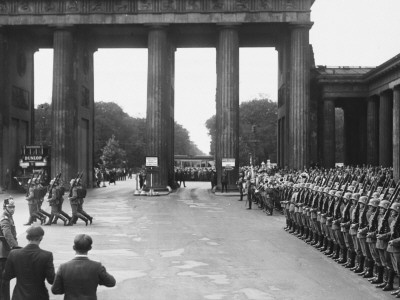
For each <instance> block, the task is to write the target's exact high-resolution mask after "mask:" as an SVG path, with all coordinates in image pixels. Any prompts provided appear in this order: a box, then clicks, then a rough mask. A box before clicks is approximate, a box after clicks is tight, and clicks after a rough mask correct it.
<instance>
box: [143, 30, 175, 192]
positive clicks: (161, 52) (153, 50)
mask: <svg viewBox="0 0 400 300" xmlns="http://www.w3.org/2000/svg"><path fill="white" fill-rule="evenodd" d="M168 53H169V44H168V33H167V29H166V27H164V26H152V27H151V28H150V29H149V34H148V77H147V120H146V134H147V144H146V156H157V157H158V163H159V170H158V172H157V173H154V174H153V180H152V181H153V188H154V189H156V190H157V189H165V188H166V187H167V184H168V161H169V151H168V149H169V142H170V141H169V137H170V135H169V131H170V126H169V125H170V101H169V98H170V95H171V93H170V90H169V89H170V86H168V82H169V80H168V79H167V78H168V76H170V70H169V69H170V68H169V67H170V64H169V63H168V57H169V55H168ZM149 177H150V176H149ZM148 180H149V179H148ZM149 183H150V181H149Z"/></svg>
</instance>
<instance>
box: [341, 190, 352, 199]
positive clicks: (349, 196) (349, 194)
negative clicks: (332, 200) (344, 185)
mask: <svg viewBox="0 0 400 300" xmlns="http://www.w3.org/2000/svg"><path fill="white" fill-rule="evenodd" d="M351 195H352V194H351V193H349V192H347V193H344V196H343V198H345V199H347V200H350V199H351Z"/></svg>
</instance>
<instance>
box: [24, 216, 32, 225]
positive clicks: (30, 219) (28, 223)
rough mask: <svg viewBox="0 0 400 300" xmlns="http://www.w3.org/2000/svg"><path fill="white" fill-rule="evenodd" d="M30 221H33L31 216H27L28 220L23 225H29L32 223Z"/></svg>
mask: <svg viewBox="0 0 400 300" xmlns="http://www.w3.org/2000/svg"><path fill="white" fill-rule="evenodd" d="M32 223H33V216H29V219H28V222H26V223H25V224H24V225H25V226H29V225H32Z"/></svg>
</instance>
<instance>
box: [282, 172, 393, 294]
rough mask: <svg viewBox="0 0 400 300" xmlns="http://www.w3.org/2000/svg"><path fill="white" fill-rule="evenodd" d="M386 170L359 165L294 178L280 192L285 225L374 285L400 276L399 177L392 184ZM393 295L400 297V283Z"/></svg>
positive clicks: (387, 285) (386, 284)
mask: <svg viewBox="0 0 400 300" xmlns="http://www.w3.org/2000/svg"><path fill="white" fill-rule="evenodd" d="M389 174H390V172H385V171H384V172H382V170H381V171H378V172H377V171H376V170H374V169H361V168H360V169H357V170H347V171H343V170H342V171H338V170H334V169H333V170H331V171H330V172H325V173H322V172H321V171H318V170H317V171H314V173H313V174H311V175H310V176H309V175H308V174H306V173H303V174H300V175H298V176H297V178H296V177H292V178H291V180H290V181H287V182H286V184H285V185H283V186H282V187H281V193H280V196H281V199H282V200H283V201H281V203H282V205H283V207H284V211H285V216H286V227H285V230H286V231H288V232H289V233H291V234H293V235H296V236H297V237H299V238H301V239H303V240H305V241H306V242H307V243H308V244H310V245H312V246H314V247H315V248H317V249H319V250H320V251H321V252H323V253H324V254H325V255H327V256H328V257H331V258H332V259H334V260H335V261H336V262H338V263H339V264H342V265H343V266H344V267H346V268H348V269H350V270H352V271H354V273H357V274H359V275H360V276H362V277H364V278H368V280H369V281H370V282H371V283H373V284H376V287H377V288H381V289H383V290H384V291H391V290H393V289H394V287H393V281H394V277H395V275H396V274H397V275H398V276H399V275H400V203H399V192H400V181H399V182H398V183H397V185H395V182H394V180H393V179H392V177H391V176H390V175H389ZM297 182H299V183H297ZM392 294H393V295H396V297H397V298H400V287H399V289H397V290H396V291H394V292H392Z"/></svg>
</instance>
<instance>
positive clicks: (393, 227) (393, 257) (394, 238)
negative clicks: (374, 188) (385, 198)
mask: <svg viewBox="0 0 400 300" xmlns="http://www.w3.org/2000/svg"><path fill="white" fill-rule="evenodd" d="M390 209H391V221H390V225H389V228H390V231H389V232H388V233H386V234H383V235H381V236H380V238H383V239H385V237H387V236H388V237H389V241H388V247H387V249H386V251H387V252H388V254H389V256H390V260H387V263H388V267H389V270H390V271H389V277H388V282H387V284H386V286H385V287H384V288H383V290H384V291H390V290H392V289H393V281H394V275H395V273H397V275H400V226H399V221H400V219H399V215H400V203H393V204H392V206H391V207H390ZM392 295H396V298H400V288H399V289H398V290H396V291H395V292H393V293H392Z"/></svg>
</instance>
